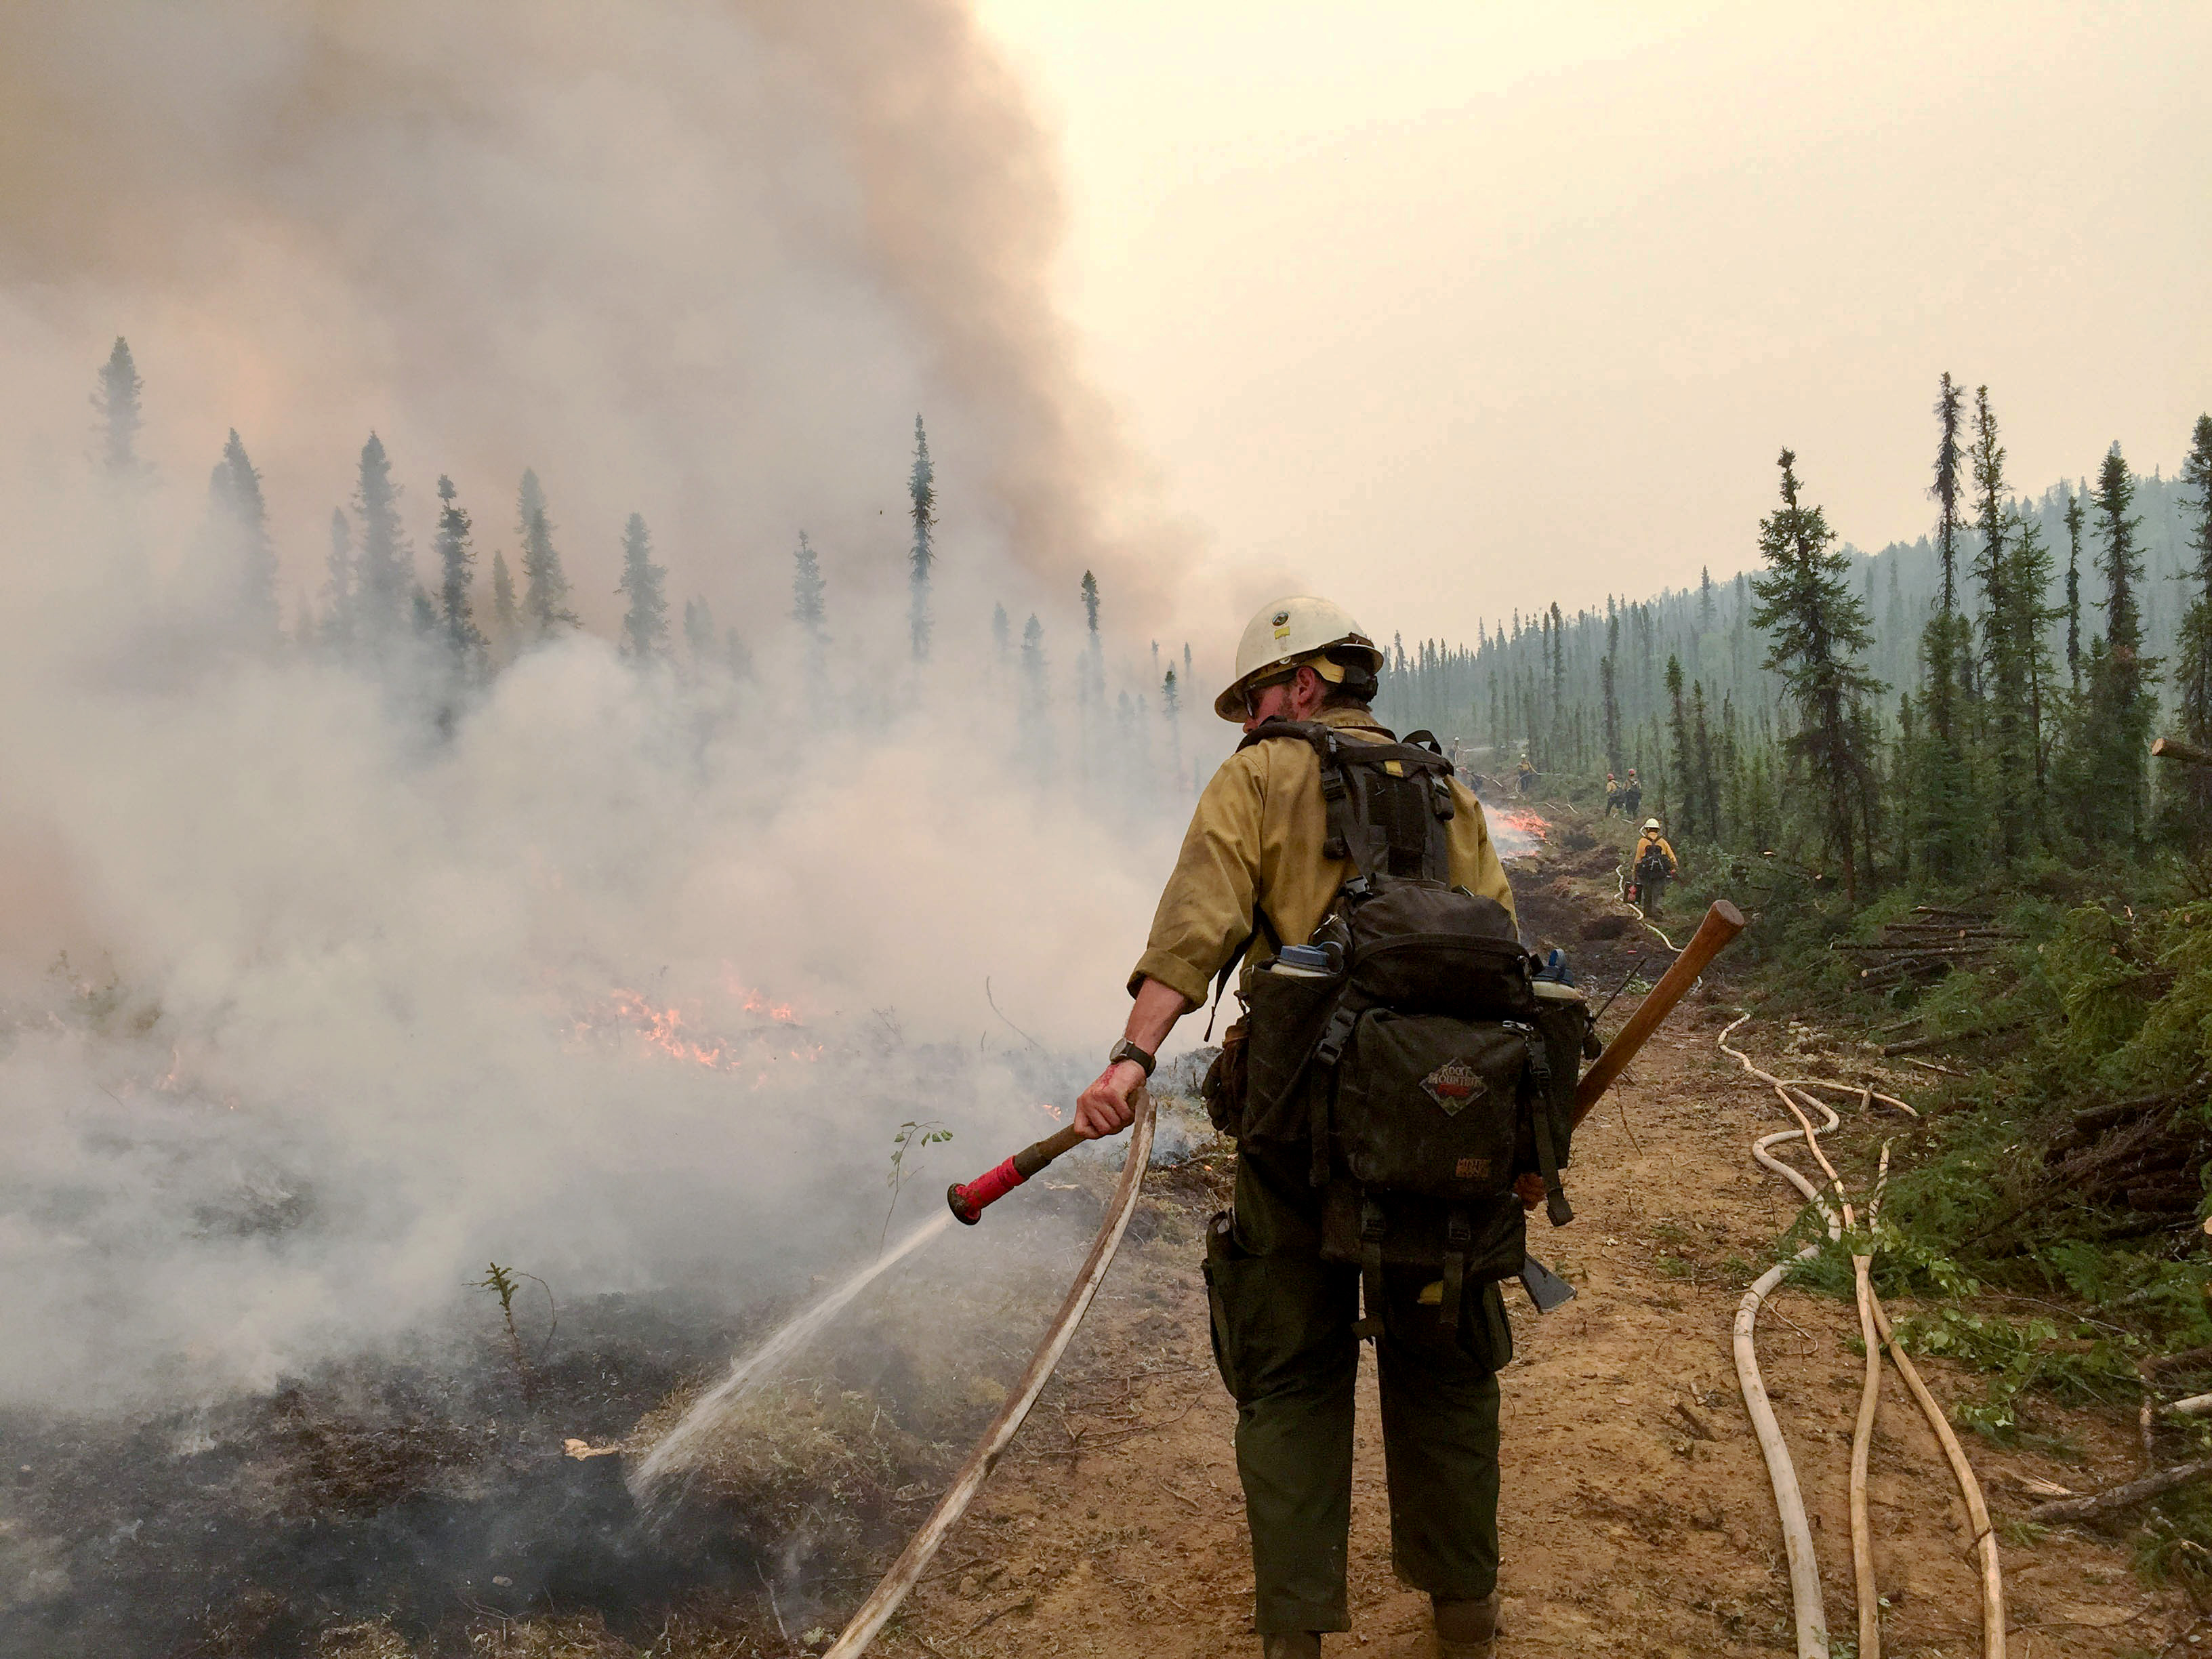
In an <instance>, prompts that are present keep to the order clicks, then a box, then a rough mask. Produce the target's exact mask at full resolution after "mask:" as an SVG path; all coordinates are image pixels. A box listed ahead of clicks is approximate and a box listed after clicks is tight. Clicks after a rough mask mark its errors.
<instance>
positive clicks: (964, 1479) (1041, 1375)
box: [822, 1089, 1152, 1659]
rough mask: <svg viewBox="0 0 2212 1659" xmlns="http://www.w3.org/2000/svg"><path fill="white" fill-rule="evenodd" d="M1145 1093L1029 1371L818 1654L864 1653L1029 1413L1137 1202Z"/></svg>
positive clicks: (1148, 1140) (1146, 1159)
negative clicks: (1099, 1213) (1102, 1208)
mask: <svg viewBox="0 0 2212 1659" xmlns="http://www.w3.org/2000/svg"><path fill="white" fill-rule="evenodd" d="M1151 1162H1152V1094H1151V1091H1148V1090H1144V1089H1139V1091H1137V1120H1136V1122H1135V1124H1134V1125H1133V1127H1131V1129H1130V1131H1129V1155H1128V1158H1127V1161H1126V1162H1125V1163H1124V1164H1122V1165H1121V1176H1120V1178H1119V1179H1118V1180H1117V1181H1116V1182H1115V1185H1114V1195H1113V1197H1112V1198H1110V1199H1109V1200H1107V1203H1106V1214H1105V1218H1104V1219H1103V1220H1102V1221H1101V1222H1100V1223H1099V1224H1098V1236H1097V1238H1096V1239H1094V1240H1093V1241H1092V1242H1091V1254H1090V1255H1087V1256H1085V1258H1084V1261H1083V1266H1082V1268H1081V1269H1080V1270H1079V1272H1078V1273H1076V1276H1075V1282H1074V1284H1073V1285H1070V1286H1068V1291H1067V1297H1066V1300H1065V1301H1063V1302H1062V1303H1061V1304H1060V1311H1059V1312H1058V1313H1057V1314H1055V1315H1054V1316H1053V1321H1052V1323H1051V1324H1050V1325H1049V1326H1048V1327H1047V1328H1046V1330H1045V1334H1044V1339H1043V1340H1042V1341H1041V1342H1039V1343H1038V1344H1037V1346H1036V1353H1034V1354H1033V1355H1031V1356H1030V1364H1029V1369H1028V1370H1025V1371H1024V1372H1023V1373H1022V1378H1021V1381H1020V1382H1018V1383H1016V1384H1015V1385H1014V1389H1013V1392H1012V1393H1011V1394H1009V1395H1007V1396H1006V1404H1005V1405H1004V1406H1003V1407H1000V1411H999V1414H998V1415H997V1416H996V1417H994V1418H993V1419H991V1423H990V1426H989V1427H987V1428H986V1429H985V1430H984V1431H983V1435H982V1438H981V1439H980V1440H978V1441H977V1442H976V1443H975V1449H973V1450H972V1451H970V1452H969V1454H968V1461H967V1462H964V1463H963V1464H962V1465H961V1466H960V1470H959V1473H958V1474H955V1475H954V1476H953V1478H952V1484H951V1486H949V1487H948V1488H946V1490H945V1496H944V1497H942V1498H939V1499H938V1500H937V1507H936V1508H935V1509H934V1510H931V1511H930V1514H929V1518H928V1519H927V1521H925V1522H922V1523H921V1529H920V1530H919V1531H917V1532H916V1533H915V1535H914V1536H913V1538H912V1539H911V1540H909V1541H908V1544H907V1547H906V1548H905V1549H904V1550H903V1551H902V1552H901V1553H900V1555H899V1559H897V1560H896V1561H894V1562H892V1563H891V1565H890V1571H888V1572H886V1573H885V1574H884V1577H883V1581H882V1582H881V1583H878V1585H877V1586H876V1588H875V1589H874V1591H873V1592H872V1594H871V1595H869V1597H868V1599H867V1600H866V1601H863V1602H862V1603H861V1604H860V1611H859V1612H858V1613H854V1615H853V1616H852V1618H851V1619H850V1620H848V1622H847V1624H846V1626H845V1629H844V1631H843V1632H842V1634H841V1635H840V1636H839V1637H838V1638H837V1639H836V1642H835V1643H834V1644H831V1645H830V1646H829V1648H828V1649H826V1650H824V1651H823V1656H822V1659H858V1656H859V1655H860V1654H862V1653H865V1652H866V1650H867V1647H868V1644H869V1643H870V1642H872V1641H873V1640H874V1639H875V1637H876V1632H878V1631H879V1630H881V1629H882V1628H883V1627H884V1624H885V1622H886V1621H888V1620H890V1616H891V1615H892V1614H893V1613H896V1612H897V1611H898V1608H899V1603H901V1602H902V1601H905V1600H906V1596H907V1592H908V1591H909V1590H911V1589H913V1588H914V1586H915V1581H917V1580H918V1579H920V1578H921V1574H922V1570H923V1569H924V1568H926V1567H927V1566H928V1565H929V1562H930V1558H931V1557H932V1556H933V1555H935V1554H936V1553H937V1550H938V1547H939V1545H941V1544H942V1543H944V1541H945V1534H947V1533H949V1532H951V1530H952V1526H953V1523H954V1522H957V1521H958V1520H959V1519H960V1517H961V1516H963V1515H964V1514H965V1513H967V1510H968V1505H969V1503H970V1502H971V1501H972V1500H973V1499H974V1498H975V1494H976V1493H977V1492H979V1491H981V1489H982V1486H983V1481H984V1480H985V1478H986V1477H987V1476H988V1475H989V1474H990V1473H991V1471H992V1469H993V1468H995V1467H996V1466H997V1464H998V1462H999V1458H1000V1455H1001V1454H1002V1453H1004V1452H1005V1450H1006V1447H1007V1446H1008V1445H1009V1444H1010V1443H1012V1440H1013V1437H1014V1435H1015V1433H1016V1431H1018V1430H1019V1429H1020V1427H1021V1426H1022V1420H1023V1419H1024V1418H1026V1417H1027V1416H1028V1415H1029V1414H1030V1407H1032V1406H1034V1405H1036V1400H1037V1395H1040V1394H1042V1393H1043V1392H1044V1385H1045V1384H1046V1383H1048V1382H1049V1381H1050V1380H1051V1377H1052V1372H1053V1368H1054V1366H1055V1365H1057V1364H1060V1355H1061V1354H1062V1353H1063V1352H1066V1347H1067V1345H1068V1342H1069V1341H1070V1340H1072V1339H1073V1337H1074V1335H1075V1328H1076V1327H1077V1326H1078V1325H1079V1324H1081V1323H1082V1322H1083V1316H1084V1313H1085V1310H1088V1309H1089V1308H1090V1306H1091V1297H1094V1296H1096V1295H1097V1293H1098V1286H1099V1285H1100V1283H1101V1282H1102V1281H1103V1279H1105V1277H1106V1270H1107V1268H1109V1267H1111V1266H1113V1264H1114V1253H1115V1251H1116V1250H1117V1249H1120V1248H1121V1235H1122V1234H1123V1233H1124V1232H1125V1231H1127V1230H1128V1225H1129V1217H1130V1215H1131V1213H1132V1212H1133V1211H1134V1210H1135V1209H1136V1207H1137V1192H1138V1189H1139V1188H1140V1187H1141V1186H1142V1185H1143V1183H1144V1178H1145V1170H1146V1165H1147V1164H1150V1163H1151Z"/></svg>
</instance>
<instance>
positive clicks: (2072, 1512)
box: [2027, 1457, 2212, 1525]
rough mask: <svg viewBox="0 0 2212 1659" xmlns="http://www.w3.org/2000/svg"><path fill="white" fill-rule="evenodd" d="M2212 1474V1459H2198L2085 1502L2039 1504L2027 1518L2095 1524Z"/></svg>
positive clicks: (2091, 1496)
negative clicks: (2099, 1520) (2203, 1475)
mask: <svg viewBox="0 0 2212 1659" xmlns="http://www.w3.org/2000/svg"><path fill="white" fill-rule="evenodd" d="M2207 1472H2212V1457H2203V1458H2198V1459H2197V1461H2196V1462H2191V1463H2176V1464H2175V1465H2174V1466H2173V1467H2172V1468H2166V1469H2160V1471H2159V1472H2158V1473H2157V1474H2147V1475H2145V1476H2144V1477H2143V1478H2142V1480H2130V1481H2129V1482H2128V1483H2127V1484H2126V1485H2124V1486H2113V1487H2111V1488H2109V1489H2107V1490H2106V1491H2104V1492H2092V1493H2090V1494H2089V1495H2088V1496H2087V1497H2086V1498H2053V1499H2052V1500H2051V1502H2050V1503H2048V1504H2037V1505H2036V1506H2035V1507H2034V1508H2033V1509H2032V1510H2028V1512H2027V1518H2028V1519H2029V1520H2031V1521H2033V1522H2039V1523H2042V1524H2045V1525H2047V1524H2049V1523H2050V1522H2054V1521H2093V1520H2095V1519H2096V1518H2097V1517H2098V1516H2100V1515H2112V1514H2116V1513H2118V1511H2119V1510H2124V1509H2132V1508H2133V1507H2134V1506H2135V1505H2136V1504H2147V1503H2148V1502H2149V1501H2150V1500H2151V1499H2152V1498H2163V1497H2164V1496H2165V1495H2166V1493H2168V1492H2178V1491H2179V1490H2180V1489H2181V1488H2182V1487H2184V1486H2187V1485H2188V1484H2189V1483H2190V1482H2191V1481H2192V1480H2196V1479H2197V1477H2198V1476H2199V1475H2201V1474H2206V1473H2207Z"/></svg>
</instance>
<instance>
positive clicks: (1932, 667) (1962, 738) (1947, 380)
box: [1753, 374, 1979, 881]
mask: <svg viewBox="0 0 2212 1659" xmlns="http://www.w3.org/2000/svg"><path fill="white" fill-rule="evenodd" d="M1964 402H1965V394H1964V392H1961V391H1960V388H1959V386H1957V385H1956V384H1955V383H1954V381H1953V380H1952V379H1951V377H1950V375H1949V374H1945V375H1944V376H1943V378H1942V386H1941V387H1940V389H1939V391H1938V392H1937V394H1936V434H1937V437H1936V477H1935V482H1934V483H1933V484H1932V485H1930V487H1929V495H1932V496H1933V497H1934V498H1935V500H1936V557H1937V560H1938V563H1939V567H1940V571H1941V583H1940V586H1939V587H1938V589H1937V592H1936V614H1935V615H1934V616H1933V617H1930V618H1929V622H1928V626H1927V629H1925V631H1924V633H1923V635H1922V641H1921V671H1922V683H1921V696H1920V702H1921V713H1922V715H1923V719H1924V720H1925V723H1926V727H1927V741H1928V744H1929V753H1928V755H1927V756H1926V757H1925V758H1924V759H1923V762H1922V763H1920V764H1918V765H1917V766H1916V767H1914V768H1913V771H1914V773H1915V775H1917V778H1918V779H1919V781H1920V786H1921V793H1920V796H1919V799H1917V800H1916V801H1914V802H1912V803H1911V817H1912V818H1913V820H1914V822H1915V826H1916V830H1917V839H1918V842H1919V843H1920V847H1921V850H1922V854H1923V860H1924V863H1925V866H1926V868H1927V870H1928V872H1929V874H1930V875H1932V876H1934V877H1936V878H1937V879H1938V880H1943V881H1955V880H1958V879H1959V878H1961V877H1963V876H1964V875H1965V874H1966V872H1968V871H1969V870H1971V869H1972V867H1973V866H1974V863H1975V860H1976V859H1977V857H1978V851H1979V834H1978V824H1977V822H1976V820H1977V817H1978V814H1977V811H1976V809H1975V804H1974V799H1973V781H1974V780H1973V772H1972V767H1971V766H1970V765H1969V763H1968V759H1967V753H1966V731H1965V724H1966V722H1965V718H1964V713H1963V711H1962V709H1961V708H1960V689H1961V686H1962V684H1963V683H1964V681H1965V678H1966V665H1967V661H1968V659H1970V658H1971V656H1972V648H1971V641H1970V639H1969V638H1968V637H1967V629H1966V622H1965V620H1964V618H1963V617H1960V613H1959V586H1958V543H1959V530H1960V517H1959V502H1960V493H1961V491H1960V486H1961V472H1962V468H1963V464H1964V462H1965V459H1966V457H1965V452H1964V451H1963V449H1962V448H1961V447H1960V423H1961V420H1962V408H1963V404H1964ZM1757 586H1758V583H1757V581H1756V580H1754V581H1753V588H1754V589H1755V588H1756V587H1757Z"/></svg>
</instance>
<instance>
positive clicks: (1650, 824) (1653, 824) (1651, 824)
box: [1644, 818, 1659, 829]
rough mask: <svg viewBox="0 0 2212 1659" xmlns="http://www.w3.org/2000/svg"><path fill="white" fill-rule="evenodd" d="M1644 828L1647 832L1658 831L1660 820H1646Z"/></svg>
mask: <svg viewBox="0 0 2212 1659" xmlns="http://www.w3.org/2000/svg"><path fill="white" fill-rule="evenodd" d="M1658 827H1659V820H1658V819H1656V818H1646V819H1644V828H1645V829H1657V828H1658Z"/></svg>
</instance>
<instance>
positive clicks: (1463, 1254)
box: [1437, 1204, 1474, 1334]
mask: <svg viewBox="0 0 2212 1659" xmlns="http://www.w3.org/2000/svg"><path fill="white" fill-rule="evenodd" d="M1473 1248H1474V1224H1473V1223H1471V1222H1470V1221H1469V1220H1468V1215H1467V1208H1466V1206H1464V1205H1459V1204H1455V1205H1454V1206H1452V1208H1451V1212H1450V1213H1449V1215H1447V1216H1446V1217H1445V1218H1444V1286H1443V1297H1442V1298H1441V1299H1440V1300H1439V1301H1438V1303H1437V1320H1438V1321H1439V1322H1441V1323H1442V1324H1443V1328H1444V1329H1445V1331H1446V1332H1447V1333H1449V1334H1457V1332H1458V1330H1459V1306H1460V1299H1461V1297H1462V1296H1464V1295H1465V1294H1466V1291H1467V1258H1468V1254H1469V1252H1470V1251H1471V1250H1472V1249H1473Z"/></svg>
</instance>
